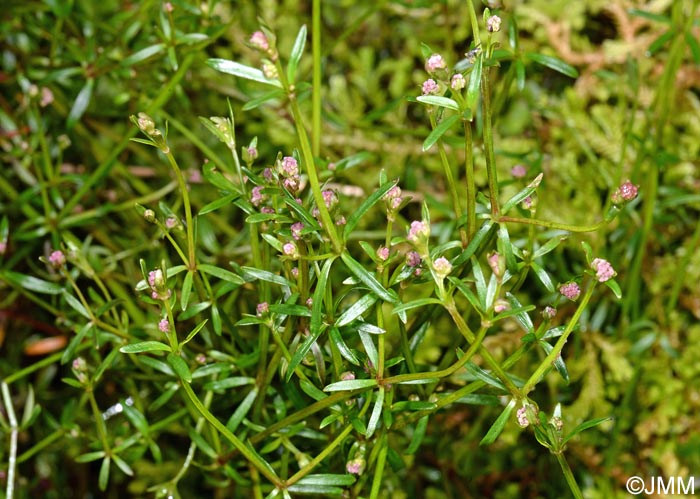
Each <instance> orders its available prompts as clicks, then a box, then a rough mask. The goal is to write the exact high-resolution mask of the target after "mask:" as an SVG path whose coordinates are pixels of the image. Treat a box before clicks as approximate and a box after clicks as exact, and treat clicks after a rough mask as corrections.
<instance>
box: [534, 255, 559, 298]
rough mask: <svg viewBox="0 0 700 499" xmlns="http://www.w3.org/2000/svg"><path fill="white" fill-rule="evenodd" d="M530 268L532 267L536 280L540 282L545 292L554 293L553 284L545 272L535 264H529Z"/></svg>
mask: <svg viewBox="0 0 700 499" xmlns="http://www.w3.org/2000/svg"><path fill="white" fill-rule="evenodd" d="M530 267H532V270H534V271H535V275H536V276H537V279H539V280H540V282H541V283H542V284H543V285H544V287H545V288H547V291H549V292H550V293H554V283H553V282H552V279H551V278H550V277H549V274H548V273H547V271H546V270H544V269H543V268H542V267H540V266H539V265H537V264H536V263H535V262H530Z"/></svg>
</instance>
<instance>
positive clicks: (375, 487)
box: [369, 433, 388, 499]
mask: <svg viewBox="0 0 700 499" xmlns="http://www.w3.org/2000/svg"><path fill="white" fill-rule="evenodd" d="M377 445H378V446H379V455H378V456H377V465H376V466H375V467H374V476H373V478H372V490H371V492H370V494H369V497H370V499H377V498H378V497H379V493H380V487H381V486H382V478H383V477H384V465H385V464H386V454H387V450H388V445H387V434H386V433H382V436H381V437H380V438H379V439H378V440H377Z"/></svg>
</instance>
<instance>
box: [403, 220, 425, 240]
mask: <svg viewBox="0 0 700 499" xmlns="http://www.w3.org/2000/svg"><path fill="white" fill-rule="evenodd" d="M428 237H430V227H428V225H427V224H426V223H425V222H423V221H418V220H414V221H413V222H411V228H410V229H409V230H408V240H409V241H410V242H412V243H413V244H416V243H419V242H421V240H425V239H427V238H428Z"/></svg>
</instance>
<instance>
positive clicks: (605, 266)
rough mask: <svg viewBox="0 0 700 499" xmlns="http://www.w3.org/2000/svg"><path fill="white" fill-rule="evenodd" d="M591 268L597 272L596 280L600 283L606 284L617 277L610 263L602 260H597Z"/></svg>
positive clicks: (592, 263)
mask: <svg viewBox="0 0 700 499" xmlns="http://www.w3.org/2000/svg"><path fill="white" fill-rule="evenodd" d="M591 268H592V269H593V270H595V276H596V279H598V282H605V281H608V280H610V279H612V278H613V277H615V276H616V275H617V272H615V269H613V267H612V265H610V262H609V261H607V260H603V259H602V258H596V259H594V260H593V261H592V262H591Z"/></svg>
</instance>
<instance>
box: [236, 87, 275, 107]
mask: <svg viewBox="0 0 700 499" xmlns="http://www.w3.org/2000/svg"><path fill="white" fill-rule="evenodd" d="M282 97H284V92H283V91H282V89H280V88H275V89H274V90H270V91H269V92H265V93H264V94H262V95H259V96H258V97H255V98H254V99H250V100H249V101H248V102H246V103H245V104H244V105H243V107H242V108H241V109H242V110H243V111H250V110H251V109H257V108H258V107H260V106H262V105H263V104H265V103H266V102H270V101H271V100H274V99H280V98H282Z"/></svg>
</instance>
